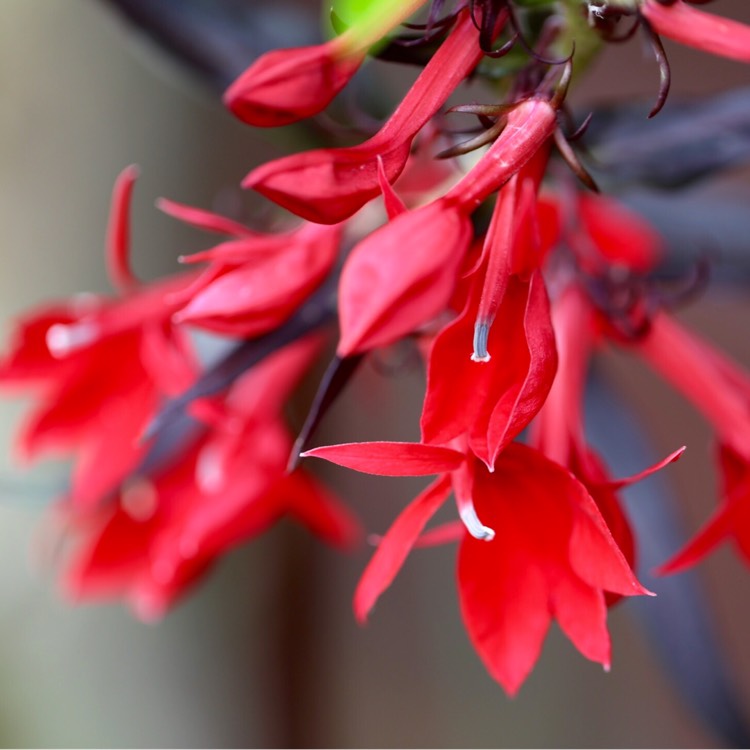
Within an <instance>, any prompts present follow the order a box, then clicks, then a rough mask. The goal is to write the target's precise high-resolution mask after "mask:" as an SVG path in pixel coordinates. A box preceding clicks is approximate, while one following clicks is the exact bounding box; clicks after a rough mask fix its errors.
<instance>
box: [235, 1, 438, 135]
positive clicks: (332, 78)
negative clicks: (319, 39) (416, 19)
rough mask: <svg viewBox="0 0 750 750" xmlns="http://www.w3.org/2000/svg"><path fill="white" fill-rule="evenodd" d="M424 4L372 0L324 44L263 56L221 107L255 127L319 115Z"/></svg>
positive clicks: (237, 81) (240, 80) (250, 68)
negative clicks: (389, 35)
mask: <svg viewBox="0 0 750 750" xmlns="http://www.w3.org/2000/svg"><path fill="white" fill-rule="evenodd" d="M424 2H425V0H404V1H397V0H375V2H371V3H370V7H369V8H367V9H366V11H365V12H363V13H362V14H361V16H360V17H359V18H358V19H357V21H356V23H354V24H352V26H350V27H349V28H348V29H347V30H346V31H345V32H344V33H343V34H341V35H340V36H337V37H334V38H333V39H331V40H330V41H329V42H326V43H325V44H320V45H315V46H311V47H298V48H294V49H282V50H273V51H271V52H268V53H266V54H265V55H263V56H262V57H260V58H258V59H257V60H256V61H255V62H254V63H253V64H252V65H251V66H250V67H249V68H248V69H247V70H246V71H245V72H244V73H242V75H240V76H239V78H237V80H236V81H235V82H234V83H233V84H232V85H231V86H230V87H229V89H227V91H226V93H225V94H224V104H225V105H226V106H227V107H228V108H229V109H230V110H231V111H232V112H233V113H234V114H235V115H237V117H239V118H240V119H241V120H243V121H244V122H246V123H248V124H250V125H256V126H258V127H275V126H278V125H288V124H290V123H293V122H297V121H298V120H302V119H304V118H306V117H310V116H311V115H315V114H317V113H318V112H321V111H322V110H324V109H325V108H326V107H327V106H328V104H330V102H331V100H332V99H333V98H334V97H335V96H336V94H338V93H339V92H340V91H341V90H342V89H343V88H344V87H345V86H346V85H347V83H349V81H350V80H351V78H352V76H353V75H354V74H355V73H356V72H357V70H358V68H359V66H360V65H361V64H362V61H363V60H364V59H365V56H366V55H367V52H368V50H369V48H370V47H371V46H372V45H373V44H375V43H376V42H377V41H379V40H380V39H381V38H382V37H383V36H385V34H387V33H388V31H390V29H392V28H394V27H396V26H398V25H399V24H400V23H401V22H402V21H404V20H406V19H407V18H408V17H409V16H410V15H411V14H412V13H414V12H415V11H416V10H418V9H419V7H420V6H421V5H423V3H424Z"/></svg>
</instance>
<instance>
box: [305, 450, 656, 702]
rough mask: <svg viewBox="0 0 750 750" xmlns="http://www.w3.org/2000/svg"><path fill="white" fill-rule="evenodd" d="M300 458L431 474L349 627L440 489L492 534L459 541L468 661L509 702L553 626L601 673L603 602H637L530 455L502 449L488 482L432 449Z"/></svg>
mask: <svg viewBox="0 0 750 750" xmlns="http://www.w3.org/2000/svg"><path fill="white" fill-rule="evenodd" d="M407 445H408V444H407ZM305 455H307V456H316V457H319V458H325V459H326V460H329V461H332V462H333V463H337V464H339V465H342V466H347V467H349V468H353V469H357V470H360V471H366V472H368V473H377V474H384V475H388V476H401V475H411V474H419V475H427V474H439V475H440V477H439V478H438V479H437V480H436V481H435V482H434V483H433V484H432V485H430V487H428V488H427V489H426V490H425V491H424V492H423V493H422V494H421V495H420V496H419V497H417V499H416V500H414V501H413V502H412V503H411V504H410V505H409V506H407V508H406V509H405V510H404V511H403V512H402V514H401V515H400V516H399V517H398V518H397V519H396V521H395V522H394V524H393V526H392V527H391V529H390V530H389V531H388V532H387V533H386V534H385V536H384V537H383V538H382V540H381V542H380V544H379V546H378V549H377V550H376V552H375V554H374V556H373V559H372V560H371V562H370V564H369V565H368V567H367V569H366V571H365V573H364V575H363V577H362V579H361V581H360V583H359V586H358V588H357V592H356V594H355V600H354V602H355V613H356V615H357V618H358V619H359V620H360V621H364V620H365V619H366V618H367V615H368V613H369V611H370V609H371V608H372V606H373V605H374V604H375V602H376V601H377V599H378V597H379V596H380V594H381V593H382V592H383V591H384V590H385V589H386V588H387V587H388V586H389V585H390V583H391V582H392V580H393V578H394V577H395V575H396V573H397V572H398V569H399V568H400V566H401V565H402V564H403V562H404V560H405V558H406V557H407V555H408V553H409V551H410V550H411V549H412V547H413V546H414V545H415V544H416V543H417V540H418V538H419V536H420V534H421V533H422V530H423V529H424V527H425V526H426V524H427V522H428V521H429V519H430V518H431V517H432V515H433V514H434V513H435V512H436V510H437V509H438V507H439V506H440V505H441V504H442V503H443V502H444V501H445V500H446V499H447V496H448V494H449V492H450V489H451V485H452V486H453V489H454V491H455V493H456V495H457V499H459V498H460V496H461V495H464V494H465V493H466V492H467V491H468V492H469V493H470V495H471V498H470V499H471V502H472V504H473V506H474V507H475V509H476V514H477V516H478V517H479V518H481V519H482V521H483V522H484V523H487V524H488V527H485V532H487V531H489V530H490V529H489V527H491V530H492V531H494V534H490V533H484V534H483V535H481V537H480V538H475V536H474V535H472V534H464V535H463V537H462V539H461V544H460V550H459V562H458V584H459V599H460V603H461V611H462V615H463V618H464V622H465V624H466V628H467V630H468V633H469V637H470V639H471V641H472V643H473V644H474V647H475V648H476V650H477V652H478V653H479V656H480V657H481V659H482V661H483V662H484V664H485V666H486V667H487V669H488V671H489V672H490V674H491V675H492V676H493V677H494V678H495V679H496V680H497V681H498V682H500V684H502V685H503V687H504V688H505V690H506V691H507V692H508V693H510V694H514V693H516V692H517V690H518V689H519V687H520V686H521V684H522V683H523V681H524V680H525V679H526V677H527V676H528V674H529V673H530V671H531V669H532V668H533V666H534V664H535V662H536V661H537V659H538V657H539V654H540V651H541V647H542V643H543V641H544V638H545V635H546V633H547V630H548V628H549V625H550V624H551V622H552V620H553V619H555V620H557V622H558V623H559V624H560V627H561V628H562V629H563V631H564V632H565V634H566V635H567V636H568V637H569V638H570V639H571V641H572V642H573V643H574V645H575V646H576V648H578V650H579V651H580V652H581V653H582V654H583V655H584V656H586V657H587V658H589V659H592V660H593V661H597V662H599V663H601V664H602V665H604V666H605V668H608V667H609V663H610V640H609V634H608V632H607V627H606V604H605V598H604V597H605V592H608V591H609V592H614V593H617V594H620V595H624V596H632V595H638V594H647V593H649V592H648V591H646V589H644V588H643V587H642V586H641V585H640V584H639V583H638V581H637V580H636V578H635V576H634V575H633V572H632V571H631V569H630V567H629V566H628V563H627V561H626V560H625V558H624V556H623V554H622V552H621V551H620V549H619V548H618V547H617V544H616V543H615V540H614V539H613V537H612V535H611V533H610V531H609V530H608V528H607V525H606V523H605V521H604V519H603V518H602V515H601V513H600V512H599V510H598V508H597V506H596V503H595V502H594V501H593V499H592V498H591V496H590V495H589V493H588V492H587V490H586V488H585V487H584V486H583V485H582V484H581V483H580V482H579V481H578V480H577V479H576V478H575V477H574V476H573V475H572V474H570V473H569V472H568V471H566V470H565V469H563V468H562V467H560V466H558V465H557V464H555V463H553V462H552V461H550V460H549V459H547V458H546V457H544V456H543V455H542V454H541V453H539V452H538V451H536V450H534V449H532V448H529V447H527V446H524V445H521V444H518V443H511V444H510V445H509V446H507V447H506V449H505V450H504V451H503V453H502V454H501V455H500V456H499V458H498V460H497V462H496V464H495V471H494V472H492V473H491V472H489V471H487V469H486V467H485V466H483V465H482V464H481V463H479V462H478V461H476V460H475V459H474V458H473V457H472V456H471V455H468V454H466V453H464V452H462V451H457V450H452V449H449V448H445V447H441V446H427V445H418V444H416V445H412V446H411V447H410V448H407V447H406V445H405V444H402V443H391V444H387V443H380V444H366V443H365V444H350V445H338V446H326V447H322V448H316V449H314V450H311V451H308V452H307V453H306V454H305ZM415 465H416V466H415ZM459 503H460V499H459ZM468 528H469V529H470V530H472V523H471V521H470V523H469V524H468ZM473 531H474V533H475V534H476V529H473ZM477 536H480V535H479V534H477Z"/></svg>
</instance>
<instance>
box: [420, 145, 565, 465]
mask: <svg viewBox="0 0 750 750" xmlns="http://www.w3.org/2000/svg"><path fill="white" fill-rule="evenodd" d="M539 156H540V157H541V158H540V159H538V160H534V161H539V162H540V163H542V162H543V163H544V164H546V161H547V159H546V152H539ZM527 166H531V168H532V174H531V176H530V175H529V174H528V172H529V170H528V169H524V170H522V172H521V173H519V174H518V175H514V176H513V177H512V178H511V179H510V180H509V181H508V182H507V183H506V184H505V186H504V187H503V188H502V189H501V191H500V195H499V197H498V200H497V204H496V206H495V212H494V214H493V217H492V221H491V223H490V227H489V229H488V231H487V236H486V238H485V242H484V249H483V251H482V257H481V259H480V269H481V268H485V272H484V274H481V273H477V274H476V278H475V280H474V283H473V285H472V287H473V288H472V289H471V290H470V292H469V296H468V299H467V302H466V306H465V308H464V311H463V313H462V314H461V315H460V316H459V317H458V318H457V320H455V321H454V322H453V323H451V324H450V325H448V326H447V327H446V328H445V329H444V330H443V331H441V332H440V334H438V336H437V338H436V339H435V343H434V345H433V347H432V350H431V352H430V356H429V369H428V378H427V394H426V397H425V403H424V409H423V412H422V439H423V440H424V441H425V442H428V443H445V442H447V441H448V440H451V439H453V438H455V437H458V436H460V435H466V437H467V438H468V441H469V447H470V449H471V451H472V452H473V453H474V455H475V456H477V457H478V458H480V459H481V460H482V461H484V463H485V464H486V465H487V466H488V467H489V468H490V470H491V469H492V467H493V466H494V463H495V460H496V458H497V456H498V455H499V454H500V452H501V451H502V450H503V448H504V447H505V446H506V445H507V444H508V443H510V441H511V440H513V439H514V438H515V437H517V436H518V434H519V433H520V432H521V431H522V430H523V429H524V428H525V427H526V426H527V425H528V423H529V422H530V421H531V419H532V418H533V417H534V415H535V414H536V413H537V412H538V411H539V409H540V408H541V406H542V404H543V403H544V400H545V398H546V397H547V393H548V392H549V389H550V387H551V385H552V379H553V378H554V375H555V368H556V367H557V355H556V352H555V340H554V332H553V330H552V323H551V321H550V317H549V303H548V300H547V293H546V290H545V288H544V282H543V280H542V276H541V273H540V271H539V270H537V269H538V266H539V263H540V261H541V258H542V257H543V255H544V254H545V253H546V248H543V247H541V241H540V238H539V232H538V227H537V221H536V215H535V213H536V212H535V208H536V189H537V185H538V182H539V180H541V170H537V169H535V168H536V167H538V166H539V165H538V164H530V165H527ZM534 172H536V174H534ZM480 292H481V293H480ZM495 321H496V325H494V326H493V323H495ZM472 333H473V341H474V352H473V354H472V355H471V359H470V358H469V357H468V356H467V351H468V350H469V342H470V341H471V340H472ZM489 349H492V350H494V351H496V352H501V356H499V357H496V358H494V359H493V358H491V356H490V354H489ZM478 362H479V363H482V364H481V365H477V363H478Z"/></svg>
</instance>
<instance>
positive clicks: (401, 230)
mask: <svg viewBox="0 0 750 750" xmlns="http://www.w3.org/2000/svg"><path fill="white" fill-rule="evenodd" d="M471 234H472V228H471V221H470V220H469V218H468V216H466V215H465V214H464V213H463V212H462V211H461V210H459V209H458V208H456V207H455V206H454V205H451V204H449V203H447V202H445V201H441V200H438V201H435V202H433V203H429V204H427V205H426V206H422V207H421V208H418V209H417V210H415V211H407V212H405V213H402V214H400V215H399V216H397V217H396V218H395V219H393V221H391V222H389V223H388V224H386V225H384V226H382V227H380V229H378V230H377V231H375V232H373V233H372V234H370V235H369V236H367V237H366V238H365V239H364V240H362V241H361V242H360V243H359V244H358V245H357V246H356V247H355V248H354V249H353V250H352V252H351V254H350V255H349V257H348V258H347V261H346V263H345V264H344V269H343V271H342V273H341V281H340V284H339V322H340V325H341V338H340V340H339V345H338V349H337V353H338V355H339V356H341V357H346V356H349V355H350V354H357V353H361V352H364V351H368V350H370V349H372V348H374V347H377V346H384V345H386V344H390V343H392V342H394V341H396V340H397V339H399V338H400V337H402V336H405V335H406V334H408V333H410V332H412V331H414V330H415V329H417V328H418V327H419V326H421V325H423V324H425V323H427V322H428V321H429V320H430V319H432V318H434V317H435V316H436V315H438V313H440V312H441V311H442V310H443V309H444V308H445V306H446V305H447V304H448V300H449V299H450V296H451V294H452V292H453V288H454V286H455V283H456V278H457V275H458V269H459V267H460V265H461V262H462V260H463V257H464V254H465V253H466V250H467V248H468V246H469V243H470V241H471Z"/></svg>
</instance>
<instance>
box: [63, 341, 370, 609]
mask: <svg viewBox="0 0 750 750" xmlns="http://www.w3.org/2000/svg"><path fill="white" fill-rule="evenodd" d="M317 349H318V346H317V342H316V341H312V340H306V341H301V342H298V343H296V344H293V345H291V346H289V347H286V348H285V349H283V350H280V351H278V352H277V353H275V354H274V355H272V356H270V357H269V358H268V359H266V360H264V361H263V363H262V364H260V365H258V366H257V367H256V368H254V369H252V370H251V371H249V372H248V373H247V374H246V375H245V376H243V378H242V379H241V380H239V381H237V383H236V384H235V386H234V387H233V388H232V390H231V391H230V392H229V394H228V395H227V397H226V398H224V399H214V400H211V401H209V402H203V403H200V402H199V405H198V408H197V409H196V412H197V414H198V415H199V416H200V417H201V418H202V419H203V420H205V421H207V422H208V423H210V428H211V429H210V430H208V431H207V432H206V433H205V434H204V435H203V436H202V437H200V438H199V439H198V441H197V442H196V443H195V444H194V445H193V447H192V448H191V449H190V450H189V451H188V453H187V455H181V456H180V457H179V458H177V459H176V460H175V461H173V462H172V463H170V464H168V465H167V466H165V467H163V468H161V469H160V470H158V471H157V472H156V473H155V474H154V475H150V476H144V477H135V478H132V479H131V480H130V481H129V482H128V484H127V485H126V487H125V488H123V490H122V491H121V492H120V494H119V495H118V498H117V502H116V503H115V504H113V505H110V506H108V507H107V508H106V509H104V510H103V511H102V512H101V515H100V516H99V517H98V518H93V519H89V520H86V521H84V522H81V520H80V519H79V518H74V523H76V524H77V525H78V526H79V527H81V528H80V531H79V535H80V536H82V537H84V538H83V539H79V542H78V550H77V551H76V552H75V554H74V558H73V560H72V561H71V563H70V565H69V567H68V570H67V571H66V573H65V585H66V588H67V590H68V592H69V593H70V594H71V595H72V596H73V597H75V598H77V599H102V598H107V599H108V598H119V597H124V598H126V599H127V600H128V601H129V602H130V603H131V604H132V606H133V607H134V609H135V611H136V612H137V614H138V615H139V616H140V617H142V618H144V619H154V618H158V617H160V616H161V615H162V614H163V613H164V612H165V611H166V609H167V608H168V607H170V606H171V605H172V604H173V603H174V601H175V600H176V599H177V598H178V597H179V596H180V595H181V594H183V593H184V592H185V591H186V590H187V588H188V587H189V586H190V585H192V584H193V583H194V582H195V581H196V580H197V579H198V578H199V577H200V576H201V575H202V574H203V573H204V572H206V571H207V570H208V569H209V568H210V566H211V565H212V564H213V563H214V562H215V561H216V559H217V558H218V557H219V556H220V555H222V554H224V553H225V552H226V551H228V550H229V549H231V548H233V547H235V546H237V545H238V544H241V543H243V542H246V541H248V540H249V539H252V538H253V537H255V536H257V535H259V534H260V533H262V532H263V531H265V530H266V529H267V528H268V527H269V526H270V525H272V524H273V523H275V522H276V521H277V520H278V519H279V518H281V517H282V516H284V515H286V514H287V513H289V514H291V515H293V516H294V517H295V518H297V519H298V520H300V521H302V522H303V523H304V524H305V525H307V526H308V527H310V529H311V530H312V531H313V532H314V533H316V534H317V535H319V536H321V537H322V538H323V539H325V540H326V541H329V542H331V543H334V544H337V545H349V544H351V543H352V542H353V540H354V539H355V538H356V536H357V534H358V528H357V524H356V522H355V521H354V520H353V518H352V516H351V515H350V514H349V513H348V512H347V511H346V510H345V509H344V508H343V507H342V506H341V505H340V503H339V502H338V500H336V498H334V497H333V496H332V495H331V494H330V493H329V492H328V491H327V490H325V488H323V487H322V486H321V485H320V484H319V483H317V482H316V481H315V480H313V479H312V478H311V477H309V476H308V475H307V474H306V473H305V472H303V471H301V470H300V471H297V472H294V473H293V474H291V475H287V474H286V463H287V459H288V456H289V451H290V448H291V439H290V437H289V435H288V433H287V430H286V429H285V427H284V425H283V423H282V420H281V418H280V413H281V409H282V407H283V405H284V402H285V400H286V399H287V397H288V394H289V392H290V390H291V389H292V388H293V387H294V385H295V384H296V382H297V380H298V379H299V377H300V376H301V375H302V373H303V372H304V371H305V369H306V368H307V367H308V366H309V364H310V360H311V357H312V356H313V355H314V354H315V353H316V352H317Z"/></svg>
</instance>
